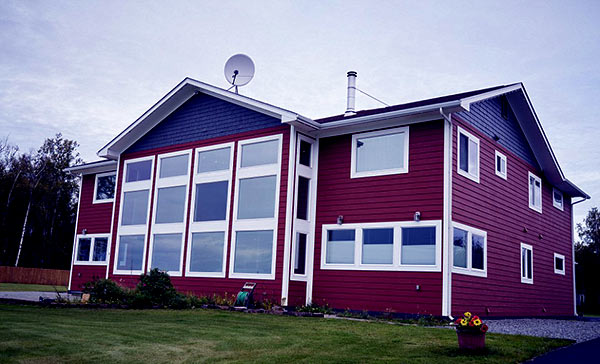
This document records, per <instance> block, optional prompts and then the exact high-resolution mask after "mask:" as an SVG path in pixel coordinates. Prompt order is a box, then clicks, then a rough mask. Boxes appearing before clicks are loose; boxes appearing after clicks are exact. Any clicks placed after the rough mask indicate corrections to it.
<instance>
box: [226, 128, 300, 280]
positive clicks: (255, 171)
mask: <svg viewBox="0 0 600 364" xmlns="http://www.w3.org/2000/svg"><path fill="white" fill-rule="evenodd" d="M270 140H278V141H279V146H278V152H277V153H278V155H277V163H272V164H264V165H258V166H250V167H241V163H242V147H243V146H244V145H246V144H254V143H260V142H265V141H270ZM282 144H283V134H277V135H269V136H265V137H260V138H253V139H246V140H240V141H238V142H237V151H236V153H237V161H236V176H235V186H234V191H235V192H234V197H233V200H234V202H233V223H232V232H231V249H230V254H229V278H242V279H264V280H274V279H275V268H276V266H277V265H276V261H277V232H278V231H277V230H278V229H277V227H278V221H279V197H280V195H281V191H280V183H281V181H280V180H281V155H282V148H283V145H282ZM288 173H289V171H288ZM264 176H276V182H275V210H274V214H273V215H274V216H273V217H270V218H259V219H238V217H237V214H238V200H239V185H240V179H245V178H252V177H264ZM266 230H272V231H273V250H272V251H271V254H272V255H271V273H270V274H256V273H254V274H253V273H236V272H234V267H235V249H236V240H237V232H239V231H266Z"/></svg>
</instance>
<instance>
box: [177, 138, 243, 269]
mask: <svg viewBox="0 0 600 364" xmlns="http://www.w3.org/2000/svg"><path fill="white" fill-rule="evenodd" d="M224 148H229V168H228V169H223V170H220V171H211V172H198V165H199V159H200V158H198V155H199V154H200V153H201V152H207V151H211V150H218V149H224ZM234 148H235V143H233V142H231V143H223V144H217V145H210V146H206V147H200V148H196V149H195V150H194V156H195V160H194V168H193V169H192V173H193V176H194V177H193V183H192V199H191V202H190V207H189V208H190V213H189V215H190V217H189V226H190V227H189V232H188V244H187V252H186V264H185V275H186V277H211V278H224V277H225V267H226V265H227V246H228V241H229V220H230V218H229V217H230V206H231V187H232V186H231V184H232V175H233V154H234V151H235V149H234ZM223 181H227V208H226V210H225V220H219V221H194V208H195V206H196V185H197V184H199V183H210V182H223ZM212 232H222V233H224V234H223V235H224V239H225V240H224V241H223V265H222V267H221V271H220V272H192V271H190V264H191V262H192V236H193V234H194V233H212Z"/></svg>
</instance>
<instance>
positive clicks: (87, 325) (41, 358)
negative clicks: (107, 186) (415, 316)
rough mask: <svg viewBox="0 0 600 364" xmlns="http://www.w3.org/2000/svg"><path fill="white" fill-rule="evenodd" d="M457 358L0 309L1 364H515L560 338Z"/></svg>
mask: <svg viewBox="0 0 600 364" xmlns="http://www.w3.org/2000/svg"><path fill="white" fill-rule="evenodd" d="M487 343H488V350H487V352H486V353H485V354H479V355H467V354H464V353H461V352H459V351H458V350H457V340H456V333H455V332H454V331H453V330H448V329H436V328H426V327H416V326H400V325H390V324H386V323H376V322H356V321H347V320H334V319H318V318H299V317H287V316H284V317H280V316H271V315H260V314H245V313H238V312H227V311H217V310H201V309H196V310H185V311H171V310H147V311H138V310H91V309H90V310H87V309H65V308H41V307H38V306H11V305H0V363H12V362H28V363H29V362H42V363H58V362H61V363H65V362H66V363H82V362H90V363H164V362H169V363H175V362H177V363H180V362H183V363H197V362H200V363H203V362H204V363H214V362H238V363H248V362H262V363H266V362H268V363H290V362H307V363H316V362H321V363H356V362H363V363H364V362H370V363H371V362H402V363H483V362H485V363H516V362H521V361H524V360H526V359H528V358H531V357H534V356H537V355H539V354H541V353H544V352H546V351H548V350H551V349H555V348H558V347H560V346H563V345H567V344H569V342H568V341H565V340H553V339H543V338H533V337H525V336H508V335H488V337H487Z"/></svg>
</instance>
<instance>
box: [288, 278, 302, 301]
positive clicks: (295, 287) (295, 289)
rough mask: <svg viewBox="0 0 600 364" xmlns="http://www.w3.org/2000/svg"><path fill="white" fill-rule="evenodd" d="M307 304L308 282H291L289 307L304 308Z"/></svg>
mask: <svg viewBox="0 0 600 364" xmlns="http://www.w3.org/2000/svg"><path fill="white" fill-rule="evenodd" d="M305 303H306V282H303V281H290V286H289V289H288V305H290V306H304V304H305Z"/></svg>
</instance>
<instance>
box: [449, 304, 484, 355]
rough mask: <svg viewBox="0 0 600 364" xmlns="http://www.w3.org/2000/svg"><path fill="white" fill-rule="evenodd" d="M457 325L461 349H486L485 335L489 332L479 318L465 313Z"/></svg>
mask: <svg viewBox="0 0 600 364" xmlns="http://www.w3.org/2000/svg"><path fill="white" fill-rule="evenodd" d="M455 325H456V335H457V336H458V347H459V348H460V349H467V350H477V349H483V348H484V347H485V333H486V332H487V331H488V326H487V325H486V324H484V323H483V322H482V321H481V319H480V318H479V316H474V315H471V313H470V312H465V313H464V314H463V316H462V317H460V318H459V319H457V320H456V321H455Z"/></svg>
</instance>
